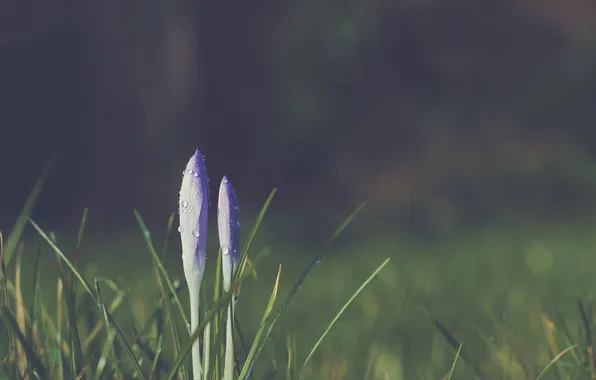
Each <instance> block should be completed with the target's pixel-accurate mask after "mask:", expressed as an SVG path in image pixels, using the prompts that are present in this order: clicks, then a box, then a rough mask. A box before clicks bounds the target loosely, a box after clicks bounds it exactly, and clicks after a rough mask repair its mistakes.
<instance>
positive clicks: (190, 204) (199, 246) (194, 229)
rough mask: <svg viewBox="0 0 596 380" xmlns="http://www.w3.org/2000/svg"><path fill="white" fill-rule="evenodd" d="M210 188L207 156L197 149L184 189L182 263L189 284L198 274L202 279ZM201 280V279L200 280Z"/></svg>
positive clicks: (187, 170) (181, 197) (181, 206)
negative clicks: (204, 159) (206, 164)
mask: <svg viewBox="0 0 596 380" xmlns="http://www.w3.org/2000/svg"><path fill="white" fill-rule="evenodd" d="M208 208H209V187H208V183H207V169H206V168H205V163H204V162H203V155H202V154H201V152H199V150H198V149H197V150H196V151H195V154H194V155H193V156H192V157H191V158H190V160H189V161H188V164H187V165H186V169H185V170H184V175H183V177H182V187H181V188H180V202H179V210H180V227H179V228H178V232H180V239H181V240H182V263H183V266H184V275H185V277H186V281H187V282H189V285H190V282H194V281H195V280H196V278H197V273H200V275H199V276H198V278H200V279H202V277H203V272H204V270H205V259H206V253H207V213H208ZM199 281H200V280H199Z"/></svg>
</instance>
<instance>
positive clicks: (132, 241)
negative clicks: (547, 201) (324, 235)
mask: <svg viewBox="0 0 596 380" xmlns="http://www.w3.org/2000/svg"><path fill="white" fill-rule="evenodd" d="M36 189H37V190H36V191H37V192H39V189H38V188H36ZM28 204H29V205H31V203H28ZM265 209H266V207H265V208H264V210H265ZM29 212H30V206H27V208H26V209H25V210H24V213H23V216H22V218H24V220H27V217H28V214H29ZM92 216H93V210H90V211H89V216H88V217H89V221H90V222H91V223H90V224H92V220H93V218H92ZM262 216H264V219H262V218H261V217H262ZM134 217H135V216H134V214H133V211H132V210H131V220H134ZM351 217H352V216H350V217H349V218H348V219H347V221H348V222H349V221H351ZM245 218H250V217H247V216H245ZM86 219H87V214H86V213H85V216H84V217H83V222H82V223H81V227H80V228H76V229H75V230H73V231H72V232H70V233H69V232H68V231H66V232H63V233H61V234H59V235H58V236H54V235H53V234H51V233H49V232H48V231H45V230H44V226H37V225H36V224H35V223H34V222H33V221H32V222H29V225H30V227H27V228H31V230H32V231H35V230H36V229H37V232H38V237H37V238H36V239H33V240H27V241H23V240H22V238H21V237H20V233H21V232H22V228H23V227H22V223H20V224H19V223H17V227H16V228H15V229H14V231H16V232H15V233H14V234H13V235H11V236H17V235H18V238H12V239H13V240H12V243H11V252H12V254H11V256H10V257H9V256H8V255H6V254H5V255H4V259H6V258H11V260H10V261H8V260H3V262H2V264H3V270H2V276H1V278H0V279H1V281H0V284H1V285H0V286H1V287H2V289H0V290H1V291H0V298H1V300H0V305H1V306H2V316H1V317H0V358H2V366H1V367H0V378H30V379H34V378H38V377H39V378H52V379H54V378H58V379H71V378H76V376H77V375H79V374H81V376H84V377H85V378H88V379H95V378H98V379H99V378H105V379H112V378H121V379H128V378H138V379H142V378H146V379H149V378H152V379H157V378H166V379H167V378H183V379H184V378H190V371H189V368H190V366H189V363H188V360H185V354H186V353H187V352H188V350H189V349H190V344H191V338H190V337H189V332H188V328H187V326H186V323H185V320H186V319H187V316H186V314H188V303H187V301H186V300H187V298H188V297H187V290H186V288H185V284H184V281H183V275H182V265H181V259H180V254H179V252H180V243H179V241H178V236H177V234H175V233H172V228H174V227H175V225H176V223H175V218H170V219H169V220H164V225H163V226H162V228H161V229H157V228H154V229H152V230H150V229H149V228H147V227H146V226H145V225H144V223H143V222H142V218H141V216H140V215H139V214H137V221H138V222H139V228H135V229H131V230H127V231H122V232H121V233H120V234H118V235H112V236H94V235H93V231H92V230H90V231H88V232H87V231H86V228H84V226H85V221H86ZM253 219H254V220H255V221H256V222H255V223H254V226H255V228H254V229H253V230H252V232H251V231H247V230H245V236H247V238H245V239H244V243H245V244H244V249H243V253H244V254H245V256H244V257H246V258H247V259H248V260H247V265H246V266H245V271H244V272H243V273H241V274H240V275H239V276H240V277H239V278H238V279H237V280H239V281H241V282H242V285H241V287H240V288H239V301H238V303H237V304H236V316H237V320H236V321H235V322H236V323H235V326H236V327H237V330H236V335H235V339H236V347H237V356H238V363H237V370H236V372H235V374H236V376H238V375H239V374H240V373H242V374H243V375H245V374H247V373H248V372H249V370H250V371H251V376H250V377H248V378H250V379H294V378H304V379H338V380H339V379H363V380H365V379H392V380H393V379H396V380H399V379H473V378H481V379H488V378H490V379H542V380H544V379H553V380H559V379H562V380H570V379H591V378H592V376H593V372H594V371H593V367H594V364H593V361H592V360H591V359H590V357H591V356H590V352H591V351H592V350H593V348H592V346H593V344H592V340H593V337H592V334H593V330H594V325H593V324H594V323H593V322H594V310H593V309H594V307H593V306H594V305H593V300H594V292H595V290H596V276H594V270H593V268H596V234H594V233H593V231H594V230H596V228H595V227H596V225H595V226H592V225H590V224H589V223H586V222H585V221H584V222H583V223H582V224H580V225H577V226H570V225H567V226H564V227H562V226H553V225H550V226H549V225H528V224H525V225H523V224H521V223H520V224H518V225H511V224H510V225H508V226H504V227H503V226H502V227H499V226H493V227H491V228H486V229H477V230H475V231H462V232H461V233H459V234H457V235H453V236H452V237H451V238H450V239H445V240H442V241H435V242H414V241H412V240H410V239H408V238H407V237H406V236H403V235H399V234H396V235H394V236H390V237H383V236H375V237H371V238H370V239H368V240H361V241H358V242H354V241H353V239H350V236H349V235H350V234H349V231H350V229H349V227H348V229H347V230H346V231H345V232H344V234H347V235H346V236H344V237H343V239H345V240H344V241H348V242H349V244H343V245H344V246H343V247H339V245H341V244H339V245H333V244H330V245H327V244H325V243H324V242H322V244H321V247H322V248H321V250H319V251H313V252H311V251H305V250H304V248H303V247H302V246H301V245H300V244H299V243H296V242H290V241H287V240H284V241H277V240H276V239H275V237H274V236H267V231H268V227H267V226H268V225H270V224H273V223H275V221H268V220H267V217H266V215H264V212H263V213H262V214H261V215H260V216H258V215H254V216H253ZM260 220H262V221H263V225H262V226H261V228H260V229H259V231H261V232H259V233H257V227H258V226H259V221H260ZM356 220H358V219H356ZM247 224H248V223H246V222H245V223H244V225H247ZM343 227H345V225H344V224H341V225H340V228H339V229H338V231H339V230H342V229H343ZM174 230H175V228H174ZM253 232H254V233H253ZM15 234H16V235H15ZM330 235H331V236H332V237H335V235H336V234H335V233H333V232H332V231H331V229H330ZM255 236H256V239H253V237H255ZM341 239H342V237H341V236H340V241H341ZM210 241H211V242H212V243H213V244H211V246H210V252H213V253H211V255H210V256H209V259H208V261H207V262H208V266H207V269H206V272H205V280H204V284H205V289H204V297H203V298H204V302H205V304H206V307H204V308H203V310H207V309H209V310H210V311H209V312H207V317H208V318H209V316H211V317H213V318H212V324H211V328H213V331H212V334H211V342H212V347H211V353H212V355H211V358H210V359H211V360H210V361H209V363H210V364H209V365H210V368H211V370H210V371H209V373H211V374H213V375H214V377H213V378H218V376H220V375H221V373H222V372H221V365H222V358H223V356H222V355H223V352H222V349H221V344H222V342H223V339H222V334H221V329H220V328H219V327H221V326H223V325H224V323H223V321H224V319H225V317H224V314H222V313H220V312H219V311H220V310H221V307H222V306H225V305H226V304H227V303H228V302H230V300H231V298H232V297H231V293H230V294H227V295H224V294H223V292H222V291H221V289H220V288H219V286H220V285H216V284H220V283H221V281H219V277H218V274H217V273H218V272H217V268H218V260H217V259H216V258H217V256H216V253H215V252H217V251H216V249H214V248H213V246H214V245H215V242H216V241H217V239H214V238H211V239H210ZM5 246H8V244H5ZM77 248H78V252H79V256H80V257H79V258H78V260H77V261H75V260H73V255H72V254H71V252H73V251H74V250H76V249H77ZM387 256H390V257H391V262H389V263H388V262H387V261H386V258H387ZM321 257H322V261H321V262H320V263H317V262H318V261H319V259H320V258H321ZM57 258H59V262H61V265H58V260H57ZM4 264H6V265H4ZM253 268H256V269H254V270H253ZM381 269H382V270H381ZM17 274H18V275H17ZM371 274H372V275H371ZM373 277H374V278H373ZM371 279H372V281H369V280H371ZM59 283H60V284H61V285H58V284H59ZM363 285H365V286H363ZM174 294H176V296H173V295H174ZM21 299H22V302H19V301H20V300H21ZM290 301H291V302H290ZM19 304H21V305H22V307H21V308H19V307H18V305H19ZM208 318H207V319H208ZM207 319H206V318H202V321H204V322H205V321H206V320H207ZM204 325H205V324H203V326H204ZM75 326H76V328H74V327H75ZM198 335H200V336H202V334H200V333H199V334H198ZM323 338H324V339H323ZM247 358H248V359H247ZM247 363H248V364H247ZM253 364H254V365H253ZM177 366H179V367H178V369H180V371H179V372H176V371H175V370H176V368H177ZM19 371H20V372H19ZM242 371H244V372H242Z"/></svg>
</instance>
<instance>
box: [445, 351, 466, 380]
mask: <svg viewBox="0 0 596 380" xmlns="http://www.w3.org/2000/svg"><path fill="white" fill-rule="evenodd" d="M463 347H464V344H463V343H460V344H459V347H458V349H457V352H456V353H455V358H454V359H453V363H452V364H451V370H450V371H449V375H448V376H447V380H451V378H452V377H453V374H454V373H455V366H456V365H457V359H459V356H460V355H461V349H462V348H463Z"/></svg>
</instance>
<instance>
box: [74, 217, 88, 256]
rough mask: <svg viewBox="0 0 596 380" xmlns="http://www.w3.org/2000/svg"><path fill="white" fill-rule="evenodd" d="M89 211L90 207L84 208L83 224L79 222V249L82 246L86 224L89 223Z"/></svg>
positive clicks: (77, 246)
mask: <svg viewBox="0 0 596 380" xmlns="http://www.w3.org/2000/svg"><path fill="white" fill-rule="evenodd" d="M88 213H89V209H88V208H86V207H85V209H84V210H83V217H82V218H81V224H79V232H78V233H77V245H76V248H77V249H80V248H81V243H82V242H83V233H84V232H85V226H86V225H87V214H88Z"/></svg>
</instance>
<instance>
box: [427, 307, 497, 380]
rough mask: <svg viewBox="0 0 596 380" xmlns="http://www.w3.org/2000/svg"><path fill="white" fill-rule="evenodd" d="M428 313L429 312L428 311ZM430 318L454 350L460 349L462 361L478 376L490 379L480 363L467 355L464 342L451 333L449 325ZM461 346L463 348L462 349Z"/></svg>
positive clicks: (484, 379) (486, 379) (482, 379)
mask: <svg viewBox="0 0 596 380" xmlns="http://www.w3.org/2000/svg"><path fill="white" fill-rule="evenodd" d="M425 313H426V311H425ZM427 315H428V313H427ZM429 317H430V316H429ZM430 318H431V320H432V321H433V323H434V324H435V327H436V328H437V329H438V330H439V332H441V334H442V335H443V338H445V340H446V341H447V343H449V345H450V346H451V348H453V349H454V350H459V351H460V354H459V357H460V358H461V359H462V361H463V362H464V363H466V364H467V365H468V366H469V367H470V368H472V370H474V373H476V376H477V377H479V378H480V379H481V380H490V377H488V375H487V374H485V373H484V371H482V370H481V369H480V367H479V366H478V364H476V363H473V362H472V361H471V360H470V359H469V358H468V357H467V356H466V352H465V350H464V349H463V343H462V342H460V341H458V340H457V339H456V338H455V337H454V336H453V334H451V332H450V331H449V330H448V329H447V327H445V326H444V325H443V324H442V323H441V322H439V321H438V320H436V319H435V318H432V317H430ZM460 347H461V350H460Z"/></svg>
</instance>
